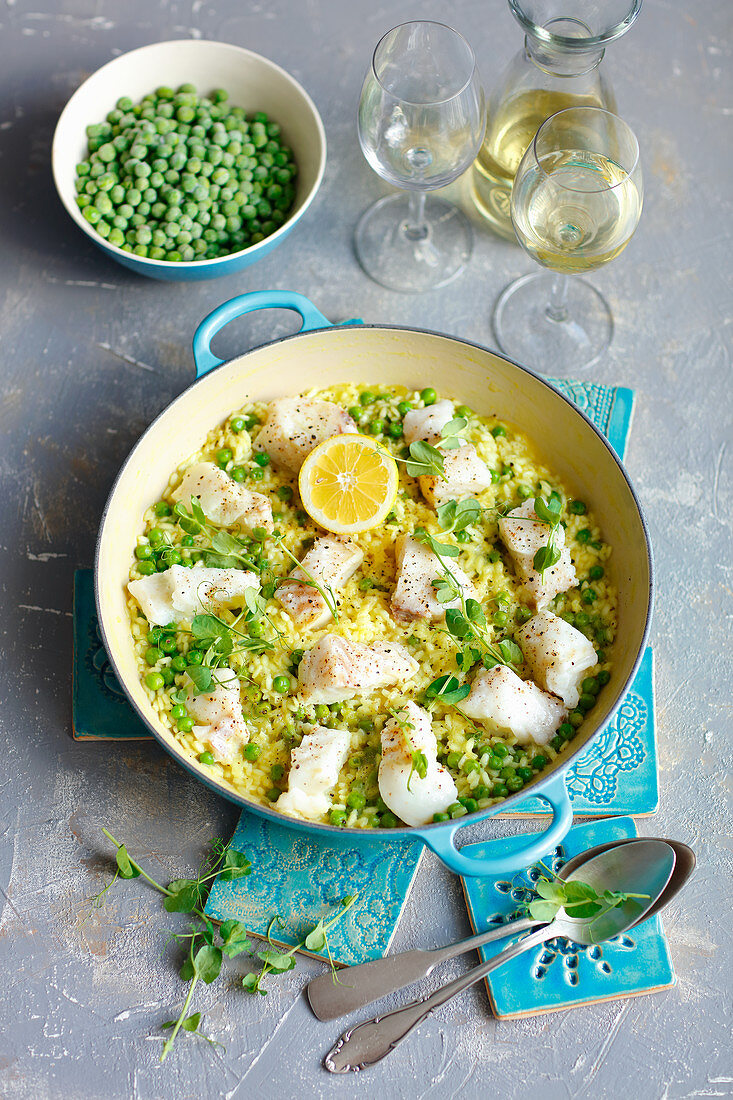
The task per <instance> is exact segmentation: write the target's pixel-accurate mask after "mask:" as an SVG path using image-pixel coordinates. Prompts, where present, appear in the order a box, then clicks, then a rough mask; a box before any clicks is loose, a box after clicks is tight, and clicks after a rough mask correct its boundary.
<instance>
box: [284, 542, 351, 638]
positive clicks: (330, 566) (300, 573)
mask: <svg viewBox="0 0 733 1100" xmlns="http://www.w3.org/2000/svg"><path fill="white" fill-rule="evenodd" d="M363 561H364V551H363V550H361V549H360V547H358V546H357V545H356V543H355V542H352V541H351V539H348V538H339V537H338V536H337V535H324V536H323V537H321V538H318V539H316V541H315V543H314V544H313V546H312V547H311V549H310V550H309V551H308V553H307V554H306V555H305V557H304V558H303V560H302V561H301V563H300V565H299V566H297V567H296V568H295V569H293V571H292V572H291V573H290V576H289V577H288V580H287V582H286V583H285V584H281V585H280V586H279V588H278V590H277V598H278V600H279V601H280V603H281V604H282V605H283V607H284V608H285V610H286V611H287V613H288V615H290V618H291V619H292V620H293V622H295V623H296V624H297V625H298V626H302V627H305V628H307V629H310V630H319V629H320V628H321V627H322V626H325V625H326V623H327V622H328V621H329V619H331V618H332V613H331V609H330V608H329V606H328V602H327V601H326V600H325V599H324V597H323V595H322V594H321V593H320V592H319V591H318V589H317V588H314V587H313V585H312V584H309V583H307V582H308V581H309V580H311V579H312V580H314V581H317V582H318V584H320V585H321V587H322V588H324V589H325V590H326V591H327V592H328V590H329V588H330V589H331V591H332V592H333V593H336V592H338V591H340V590H341V589H342V588H343V586H344V585H345V584H346V582H347V580H348V579H349V577H352V576H353V575H354V573H355V572H356V570H357V569H358V568H359V566H360V565H361V563H362V562H363ZM329 596H330V593H329Z"/></svg>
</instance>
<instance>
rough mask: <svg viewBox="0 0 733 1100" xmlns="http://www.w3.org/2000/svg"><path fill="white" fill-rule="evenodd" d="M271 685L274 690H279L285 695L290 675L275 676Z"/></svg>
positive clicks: (288, 689)
mask: <svg viewBox="0 0 733 1100" xmlns="http://www.w3.org/2000/svg"><path fill="white" fill-rule="evenodd" d="M272 686H273V689H274V690H275V691H279V692H280V694H281V695H285V694H286V693H287V692H288V691H290V677H289V676H276V677H275V678H274V680H273V681H272Z"/></svg>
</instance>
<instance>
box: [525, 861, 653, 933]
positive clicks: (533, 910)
mask: <svg viewBox="0 0 733 1100" xmlns="http://www.w3.org/2000/svg"><path fill="white" fill-rule="evenodd" d="M540 867H542V869H543V871H546V872H547V874H546V875H543V876H542V877H541V878H539V879H538V880H537V882H535V883H534V886H533V889H534V892H535V894H536V895H537V897H536V898H535V899H534V900H533V901H530V902H529V903H527V904H526V905H525V907H524V908H525V910H526V912H527V913H529V915H530V916H531V917H533V918H534V920H541V921H548V922H549V921H551V920H554V918H555V917H556V916H557V914H558V913H559V911H560V910H561V909H562V910H563V911H564V912H565V914H566V915H567V916H568V917H571V918H572V919H575V920H589V919H590V918H593V919H592V920H591V926H592V925H593V924H594V923H595V921H596V920H599V919H600V917H603V916H605V915H606V913H609V912H610V911H611V910H612V909H616V908H617V907H618V906H619V905H623V903H624V902H625V901H629V900H630V899H632V898H641V899H646V900H648V899H649V894H627V893H624V892H623V891H621V890H604V892H603V893H602V894H598V893H597V892H596V891H595V890H594V888H593V887H592V886H590V885H588V883H586V882H578V881H575V880H573V881H572V882H564V881H563V880H562V879H561V878H559V877H558V875H556V874H555V873H554V872H553V871H551V870H550V869H549V867H546V866H545V864H544V863H540Z"/></svg>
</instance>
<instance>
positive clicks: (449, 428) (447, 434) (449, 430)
mask: <svg viewBox="0 0 733 1100" xmlns="http://www.w3.org/2000/svg"><path fill="white" fill-rule="evenodd" d="M467 426H468V421H467V420H466V418H465V416H457V417H456V418H455V419H454V420H449V421H448V423H447V424H445V425H444V426H443V428H442V430H441V433H440V446H441V447H443V448H444V449H445V450H446V451H454V450H456V448H457V447H460V445H461V439H460V436H461V433H462V432H463V431H464V430H465V428H466V427H467Z"/></svg>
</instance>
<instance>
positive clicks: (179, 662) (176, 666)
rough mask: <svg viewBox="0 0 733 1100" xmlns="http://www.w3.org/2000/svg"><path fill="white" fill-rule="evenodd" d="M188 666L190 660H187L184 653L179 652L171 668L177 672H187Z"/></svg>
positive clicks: (172, 661)
mask: <svg viewBox="0 0 733 1100" xmlns="http://www.w3.org/2000/svg"><path fill="white" fill-rule="evenodd" d="M187 666H188V661H187V660H186V658H185V657H184V656H183V654H182V653H179V654H178V656H177V657H174V658H173V659H172V660H171V668H172V669H173V670H174V671H175V672H185V671H186V668H187Z"/></svg>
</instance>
